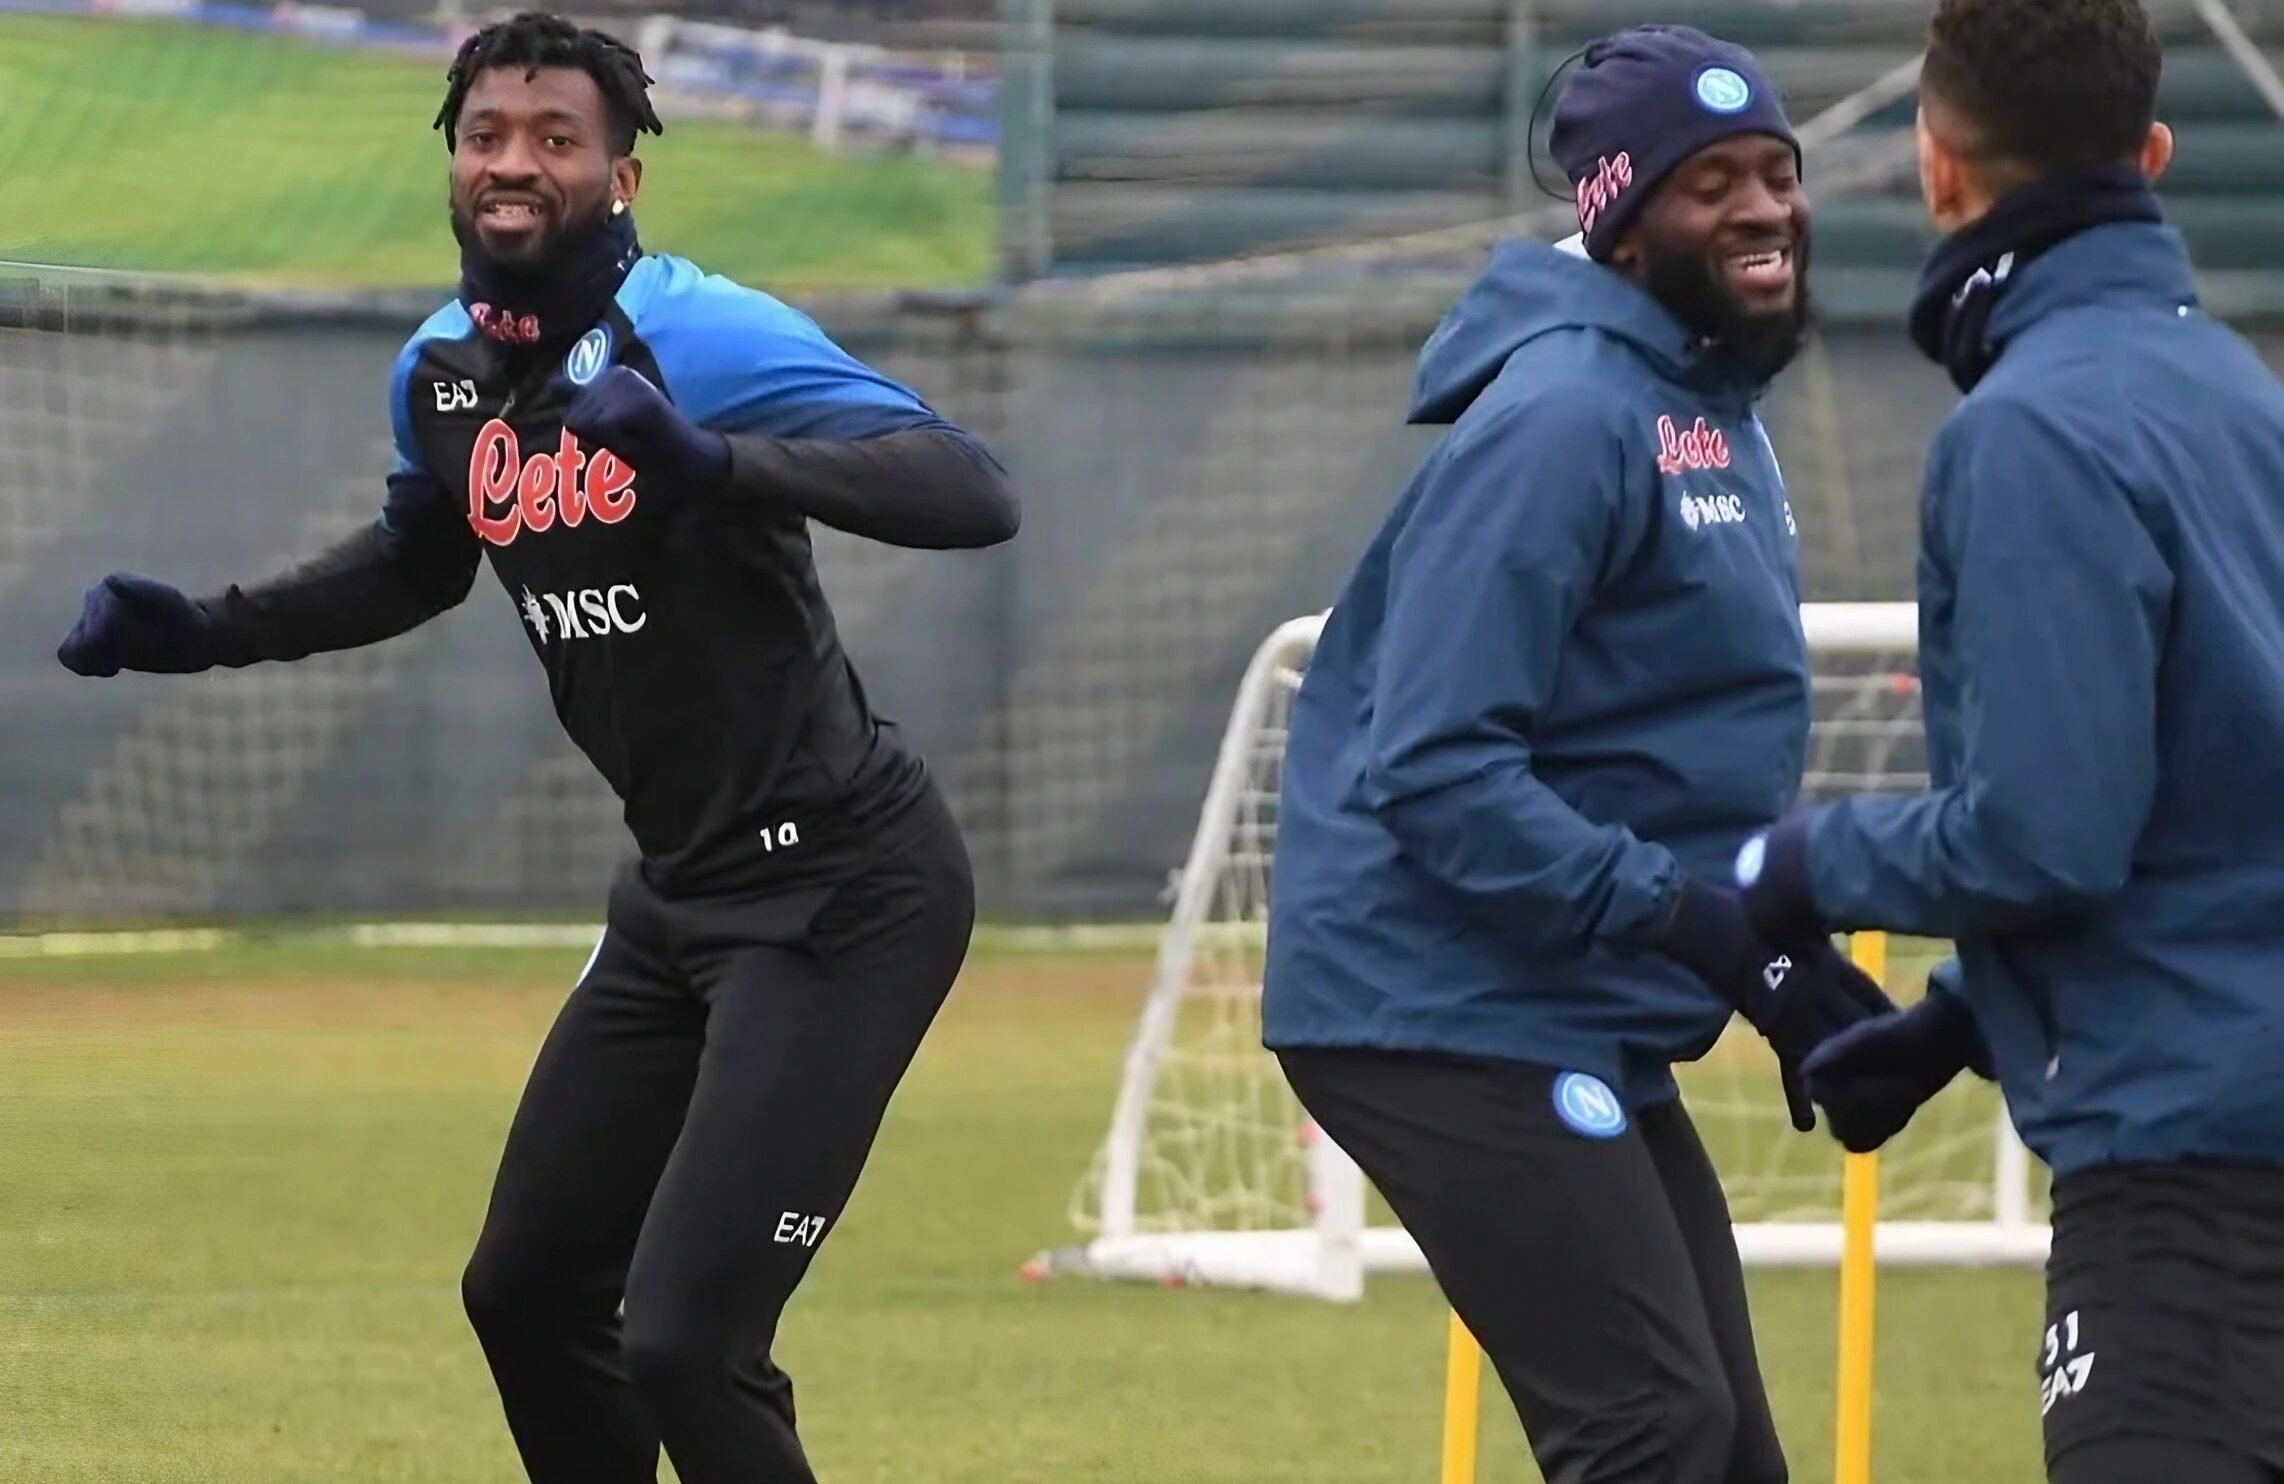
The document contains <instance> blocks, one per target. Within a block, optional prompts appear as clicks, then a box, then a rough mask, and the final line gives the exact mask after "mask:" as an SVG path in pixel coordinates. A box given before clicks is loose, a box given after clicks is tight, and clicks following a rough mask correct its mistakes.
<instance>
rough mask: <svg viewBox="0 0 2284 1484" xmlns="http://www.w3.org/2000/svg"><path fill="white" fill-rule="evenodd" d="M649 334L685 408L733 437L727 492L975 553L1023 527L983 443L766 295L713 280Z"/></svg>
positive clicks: (680, 298) (662, 316)
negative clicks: (974, 548) (974, 549)
mask: <svg viewBox="0 0 2284 1484" xmlns="http://www.w3.org/2000/svg"><path fill="white" fill-rule="evenodd" d="M643 334H644V336H645V338H646V339H647V340H648V341H649V343H650V345H651V350H652V353H653V354H654V355H655V356H656V357H657V359H658V363H659V373H660V375H661V376H662V377H663V378H664V379H665V381H666V384H667V387H668V389H669V391H670V392H671V394H672V395H673V398H674V401H675V403H676V405H677V406H679V407H680V408H681V409H682V411H683V413H684V415H685V416H687V417H689V418H690V419H691V420H692V421H693V422H695V423H697V424H699V425H700V426H702V427H707V428H711V429H713V430H714V431H715V432H717V433H720V434H722V435H723V437H724V439H725V441H726V442H727V443H728V445H729V455H730V476H729V479H728V480H727V482H726V485H725V489H726V492H727V493H728V494H729V495H730V496H731V497H732V498H741V499H745V500H748V501H751V502H752V503H753V504H754V505H755V506H756V507H757V508H760V509H764V510H780V511H789V512H794V513H798V514H799V515H802V516H805V517H807V518H809V519H813V520H818V521H822V522H823V523H825V524H826V525H829V526H832V527H834V528H836V529H838V530H844V531H847V532H849V533H851V534H852V535H858V536H864V537H867V538H869V539H871V540H876V541H883V542H887V543H889V544H892V545H897V546H909V547H923V548H935V549H943V548H954V547H979V546H991V545H996V544H997V543H999V542H1002V541H1006V540H1008V539H1010V538H1012V537H1013V536H1014V535H1015V533H1016V530H1017V528H1018V526H1019V524H1020V513H1019V509H1018V504H1017V500H1016V496H1015V491H1014V486H1013V482H1012V481H1011V480H1010V479H1009V478H1008V476H1007V472H1006V470H1005V469H1003V468H1002V467H1001V466H1000V464H999V462H998V461H997V460H996V459H994V458H993V457H992V455H991V453H990V451H989V450H988V449H986V448H985V447H984V446H983V444H982V443H981V442H980V441H979V440H978V439H976V438H975V437H973V436H972V435H970V434H969V433H967V432H966V431H965V430H963V429H961V428H958V427H956V426H954V425H953V424H952V423H950V422H949V421H947V420H945V419H944V418H942V417H940V416H938V415H937V413H936V412H935V411H934V410H933V409H932V408H930V407H929V406H928V405H927V404H926V403H924V402H922V401H921V400H920V398H919V397H918V396H916V395H914V394H913V393H912V392H911V391H910V390H909V389H907V388H906V387H904V386H902V385H900V384H898V383H897V382H895V381H893V380H891V379H890V378H888V377H886V376H883V375H881V374H880V373H879V372H877V371H875V370H873V369H872V368H871V367H869V366H867V365H865V364H864V363H863V362H862V361H859V360H858V359H857V358H856V357H854V356H852V355H850V354H849V353H848V352H847V351H845V350H843V349H842V348H841V347H840V346H838V345H836V344H835V343H834V342H833V341H832V339H831V338H830V337H828V336H827V335H826V334H825V333H824V331H823V330H821V329H819V328H818V327H817V325H816V323H815V322H814V321H812V320H811V319H810V318H809V317H808V316H807V315H804V314H802V313H801V312H800V311H798V310H796V309H793V308H792V307H790V306H789V305H786V304H783V303H780V302H779V301H778V300H776V299H773V298H771V297H770V296H769V295H767V294H763V293H760V292H758V291H756V290H753V289H749V288H745V287H743V286H741V285H737V284H732V283H729V282H728V281H727V280H724V279H719V278H708V279H704V280H700V281H698V282H697V283H695V284H693V285H691V286H689V287H688V288H686V289H685V290H683V291H682V292H681V293H679V294H677V295H674V296H672V297H671V298H669V299H668V300H667V301H666V302H665V303H664V304H662V305H661V307H660V310H659V312H658V313H657V314H656V315H655V316H654V317H653V318H652V321H651V322H650V323H647V324H645V325H644V327H643Z"/></svg>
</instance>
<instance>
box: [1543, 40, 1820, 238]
mask: <svg viewBox="0 0 2284 1484" xmlns="http://www.w3.org/2000/svg"><path fill="white" fill-rule="evenodd" d="M1737 134H1771V135H1774V136H1775V137H1777V138H1779V139H1782V140H1784V141H1785V142H1786V143H1787V144H1790V145H1791V146H1792V148H1793V153H1794V156H1795V157H1796V158H1797V157H1798V155H1799V152H1800V141H1799V139H1798V138H1796V137H1795V136H1794V134H1793V132H1792V123H1791V121H1790V120H1789V119H1787V118H1786V117H1785V113H1784V101H1783V99H1781V98H1780V97H1779V96H1778V95H1777V91H1776V89H1775V88H1774V87H1772V86H1770V84H1769V81H1768V78H1767V77H1766V76H1765V75H1764V74H1763V73H1762V71H1761V67H1760V63H1759V62H1758V61H1756V60H1755V59H1754V57H1753V54H1752V53H1751V52H1749V51H1747V50H1745V49H1744V48H1743V47H1741V46H1737V45H1735V44H1733V43H1731V42H1727V41H1722V40H1720V39H1718V38H1717V37H1713V36H1708V35H1707V34H1705V33H1704V32H1703V31H1700V30H1698V29H1696V28H1695V27H1694V26H1630V27H1628V28H1627V29H1625V30H1623V31H1616V32H1613V33H1611V34H1610V35H1608V36H1605V37H1603V38H1601V39H1600V40H1599V41H1596V42H1594V43H1593V44H1592V45H1590V46H1588V47H1587V48H1586V51H1585V53H1584V54H1583V56H1582V57H1581V58H1580V61H1579V66H1578V70H1577V71H1576V72H1574V73H1572V74H1571V77H1570V81H1569V82H1568V83H1566V84H1565V85H1564V87H1563V90H1562V97H1561V100H1560V101H1559V102H1557V103H1556V104H1555V110H1554V129H1553V133H1552V135H1551V136H1550V138H1549V140H1548V145H1549V148H1550V149H1551V150H1552V151H1553V154H1554V158H1555V161H1556V163H1557V164H1559V165H1561V166H1562V169H1563V172H1564V174H1566V175H1568V176H1569V178H1570V184H1571V188H1572V190H1574V191H1575V192H1576V193H1577V197H1578V230H1579V231H1580V233H1581V234H1583V236H1584V238H1585V244H1586V253H1587V256H1589V257H1591V258H1593V259H1595V260H1596V261H1597V262H1607V261H1608V260H1609V257H1610V253H1611V251H1612V250H1613V249H1615V248H1616V247H1617V245H1618V239H1619V238H1621V237H1623V236H1625V234H1626V228H1627V227H1628V226H1630V225H1632V223H1633V220H1634V217H1635V216H1636V215H1637V214H1638V213H1639V212H1640V211H1641V208H1642V202H1643V201H1644V200H1646V199H1647V198H1648V196H1649V194H1650V193H1651V192H1652V191H1654V190H1656V189H1657V187H1658V182H1659V181H1661V180H1663V179H1665V177H1666V176H1668V175H1670V174H1672V173H1673V171H1674V169H1675V168H1676V167H1678V166H1679V165H1680V164H1681V163H1682V162H1683V161H1685V160H1687V159H1688V158H1689V157H1690V156H1691V155H1694V154H1696V153H1697V152H1698V151H1699V150H1701V149H1704V148H1705V147H1706V146H1707V145H1710V144H1716V143H1719V142H1720V141H1721V140H1723V139H1727V138H1729V137H1731V136H1733V135H1737Z"/></svg>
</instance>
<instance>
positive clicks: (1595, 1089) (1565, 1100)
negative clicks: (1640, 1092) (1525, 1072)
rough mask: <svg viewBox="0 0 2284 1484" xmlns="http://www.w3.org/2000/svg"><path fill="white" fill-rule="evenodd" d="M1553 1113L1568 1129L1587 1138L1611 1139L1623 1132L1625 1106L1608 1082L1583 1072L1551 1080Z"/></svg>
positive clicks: (1568, 1073)
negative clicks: (1552, 1083) (1552, 1084)
mask: <svg viewBox="0 0 2284 1484" xmlns="http://www.w3.org/2000/svg"><path fill="white" fill-rule="evenodd" d="M1554 1113H1555V1116H1556V1117H1557V1118H1560V1119H1561V1120H1562V1121H1563V1122H1564V1123H1565V1124H1567V1125H1569V1127H1570V1130H1571V1132H1573V1133H1579V1134H1584V1135H1585V1136H1586V1137H1587V1138H1589V1139H1614V1138H1616V1137H1617V1136H1618V1135H1620V1134H1622V1133H1624V1132H1625V1131H1626V1105H1625V1104H1624V1103H1622V1102H1620V1101H1618V1095H1617V1094H1616V1093H1615V1092H1612V1091H1611V1090H1610V1084H1609V1083H1607V1082H1604V1081H1603V1080H1602V1079H1601V1078H1599V1077H1589V1076H1588V1075H1586V1073H1584V1072H1565V1073H1563V1074H1562V1075H1561V1076H1559V1077H1557V1078H1555V1079H1554Z"/></svg>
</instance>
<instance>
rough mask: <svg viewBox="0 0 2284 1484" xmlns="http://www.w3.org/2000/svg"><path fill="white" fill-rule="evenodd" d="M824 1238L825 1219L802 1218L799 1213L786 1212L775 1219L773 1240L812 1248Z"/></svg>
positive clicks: (816, 1217)
mask: <svg viewBox="0 0 2284 1484" xmlns="http://www.w3.org/2000/svg"><path fill="white" fill-rule="evenodd" d="M824 1237H825V1218H824V1217H822V1216H804V1215H802V1214H801V1213H800V1212H799V1211H788V1212H786V1213H785V1214H784V1215H782V1216H780V1217H778V1218H777V1236H776V1238H775V1240H777V1241H779V1242H784V1243H789V1244H791V1245H793V1246H796V1247H814V1246H816V1245H817V1244H818V1243H819V1242H821V1241H823V1240H824Z"/></svg>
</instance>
